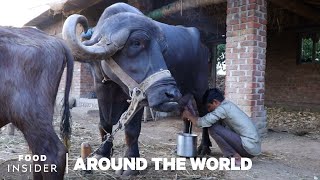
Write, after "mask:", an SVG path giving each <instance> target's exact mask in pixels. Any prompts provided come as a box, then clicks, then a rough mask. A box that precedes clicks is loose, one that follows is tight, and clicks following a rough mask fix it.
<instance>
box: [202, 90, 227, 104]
mask: <svg viewBox="0 0 320 180" xmlns="http://www.w3.org/2000/svg"><path fill="white" fill-rule="evenodd" d="M214 99H215V100H218V101H219V102H222V101H223V100H224V96H223V94H222V92H221V91H220V90H219V89H217V88H213V89H208V90H207V91H206V92H205V93H204V95H203V98H202V103H203V104H208V103H212V101H213V100H214Z"/></svg>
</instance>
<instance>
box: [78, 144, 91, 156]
mask: <svg viewBox="0 0 320 180" xmlns="http://www.w3.org/2000/svg"><path fill="white" fill-rule="evenodd" d="M91 152H92V149H91V146H90V144H89V143H87V142H83V143H82V144H81V153H80V154H81V158H82V159H86V158H87V157H88V156H89V155H90V154H91Z"/></svg>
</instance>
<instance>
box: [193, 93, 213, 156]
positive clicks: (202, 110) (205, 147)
mask: <svg viewBox="0 0 320 180" xmlns="http://www.w3.org/2000/svg"><path fill="white" fill-rule="evenodd" d="M196 103H197V107H198V111H199V116H200V117H202V116H204V115H206V114H207V110H206V107H205V106H204V105H203V104H202V102H201V98H196ZM208 130H209V128H202V139H201V144H200V145H199V147H198V155H200V156H204V155H209V154H210V152H211V150H210V147H211V146H212V144H211V141H210V137H209V131H208Z"/></svg>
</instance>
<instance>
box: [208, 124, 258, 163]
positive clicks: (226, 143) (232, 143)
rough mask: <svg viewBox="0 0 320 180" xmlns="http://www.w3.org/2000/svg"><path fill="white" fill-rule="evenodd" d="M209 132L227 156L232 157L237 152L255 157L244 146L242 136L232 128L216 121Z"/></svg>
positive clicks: (244, 155)
mask: <svg viewBox="0 0 320 180" xmlns="http://www.w3.org/2000/svg"><path fill="white" fill-rule="evenodd" d="M209 133H210V135H211V137H212V138H213V139H214V140H215V141H216V143H217V144H218V146H219V148H220V149H221V151H222V153H223V155H224V156H225V157H232V156H233V155H234V154H235V153H238V154H240V156H242V157H249V158H251V157H253V156H252V155H251V154H249V153H247V151H246V150H245V149H244V148H243V146H242V143H241V138H240V136H239V135H238V134H237V133H235V132H234V131H232V130H231V129H228V128H226V127H224V126H222V125H221V124H219V123H215V124H213V125H212V126H211V127H210V128H209Z"/></svg>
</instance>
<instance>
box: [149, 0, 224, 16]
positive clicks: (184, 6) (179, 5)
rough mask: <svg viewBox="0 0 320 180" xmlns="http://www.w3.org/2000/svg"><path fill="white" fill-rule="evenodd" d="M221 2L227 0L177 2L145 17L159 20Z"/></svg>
mask: <svg viewBox="0 0 320 180" xmlns="http://www.w3.org/2000/svg"><path fill="white" fill-rule="evenodd" d="M223 2H227V0H177V1H175V2H173V3H171V4H168V5H166V6H163V7H161V8H159V9H156V10H153V11H151V12H150V13H148V14H147V16H149V17H150V18H152V19H160V18H163V17H166V16H168V15H170V14H174V13H177V12H180V11H184V10H188V9H192V8H196V7H201V6H207V5H211V4H220V3H223Z"/></svg>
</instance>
